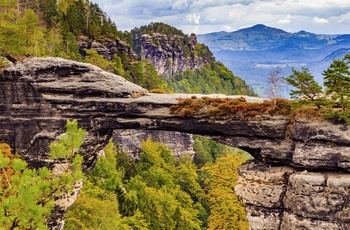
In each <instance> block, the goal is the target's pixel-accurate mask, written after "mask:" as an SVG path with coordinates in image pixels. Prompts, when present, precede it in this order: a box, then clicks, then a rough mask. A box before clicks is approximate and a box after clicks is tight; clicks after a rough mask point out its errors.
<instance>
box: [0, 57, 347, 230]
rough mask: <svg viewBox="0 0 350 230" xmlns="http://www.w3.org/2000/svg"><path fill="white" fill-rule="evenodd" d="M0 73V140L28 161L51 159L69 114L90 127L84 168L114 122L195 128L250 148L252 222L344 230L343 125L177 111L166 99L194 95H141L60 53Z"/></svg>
mask: <svg viewBox="0 0 350 230" xmlns="http://www.w3.org/2000/svg"><path fill="white" fill-rule="evenodd" d="M0 79H1V80H0V83H1V84H0V142H6V143H8V144H10V145H11V147H12V148H14V150H15V151H17V152H18V153H20V155H21V156H22V157H23V158H24V159H25V160H27V161H28V162H29V164H30V165H31V166H32V167H40V166H43V165H47V166H49V167H53V165H50V163H49V162H50V161H48V159H47V156H46V155H45V153H46V152H47V151H48V143H49V142H51V141H52V140H54V139H55V138H57V136H58V135H59V134H61V133H63V132H64V129H65V124H66V121H67V119H77V120H78V122H79V125H80V126H81V127H83V128H85V129H86V130H88V135H87V137H86V139H85V142H84V144H83V147H82V150H81V154H82V155H83V156H84V170H85V171H88V170H90V169H91V167H93V165H94V163H95V161H96V159H97V155H98V152H99V151H100V150H101V149H103V147H104V146H105V145H106V144H107V143H108V140H109V139H110V138H111V135H112V133H113V130H116V129H150V130H171V131H179V132H186V133H193V134H199V135H202V136H205V137H208V138H211V139H214V140H217V141H219V142H221V143H225V144H227V145H230V146H236V147H239V148H242V149H244V150H246V151H248V152H249V153H250V154H251V155H252V156H254V158H255V161H254V162H249V163H247V164H245V165H243V166H241V168H240V178H239V180H238V183H237V186H236V192H237V194H238V195H239V196H240V198H241V200H242V201H243V202H244V203H245V204H246V209H247V213H248V219H249V222H250V226H251V228H252V229H349V226H350V224H349V222H350V207H349V202H350V190H349V188H350V174H349V173H348V170H349V169H350V131H349V126H347V125H342V124H332V123H330V122H327V121H307V120H302V119H299V120H296V121H293V122H291V121H290V120H289V119H288V118H287V117H283V116H265V115H260V116H256V117H254V118H252V119H250V120H247V121H242V120H239V119H235V118H234V117H219V118H215V119H214V118H210V117H206V116H200V117H194V118H182V117H179V116H177V115H173V114H170V113H169V107H170V106H171V105H173V104H175V103H177V99H178V98H179V97H182V98H184V97H191V96H192V94H191V95H176V94H174V95H163V94H149V93H147V92H146V91H145V90H144V89H142V88H141V87H139V86H137V85H135V84H132V83H130V82H127V81H125V80H124V79H123V78H121V77H118V76H116V75H113V74H110V73H107V72H104V71H102V70H100V69H99V68H97V67H94V66H92V65H89V64H84V63H79V62H72V61H67V60H64V59H58V58H46V59H38V58H34V59H27V60H25V61H24V62H23V63H18V64H16V65H15V66H12V67H10V68H8V69H7V70H5V71H4V72H3V75H2V76H1V78H0ZM261 100H262V99H259V98H249V97H247V101H261ZM61 208H62V210H63V211H64V210H65V208H67V207H61Z"/></svg>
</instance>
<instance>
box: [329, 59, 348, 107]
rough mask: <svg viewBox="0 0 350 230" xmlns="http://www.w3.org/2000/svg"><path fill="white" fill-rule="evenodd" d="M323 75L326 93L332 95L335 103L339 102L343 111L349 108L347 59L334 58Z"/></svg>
mask: <svg viewBox="0 0 350 230" xmlns="http://www.w3.org/2000/svg"><path fill="white" fill-rule="evenodd" d="M323 75H324V85H325V86H326V93H327V94H328V95H330V96H331V98H332V100H333V103H334V105H336V104H338V105H339V107H340V108H341V109H342V110H343V111H345V110H347V109H349V107H350V103H349V99H348V98H349V97H350V76H349V66H348V63H347V62H346V60H345V59H343V60H334V61H333V63H331V65H330V66H329V68H328V69H327V70H325V71H323Z"/></svg>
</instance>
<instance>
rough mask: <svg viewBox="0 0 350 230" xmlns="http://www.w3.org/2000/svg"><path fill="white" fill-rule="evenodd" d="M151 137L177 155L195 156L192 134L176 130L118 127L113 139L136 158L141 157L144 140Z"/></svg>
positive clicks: (124, 150)
mask: <svg viewBox="0 0 350 230" xmlns="http://www.w3.org/2000/svg"><path fill="white" fill-rule="evenodd" d="M147 139H151V140H153V141H157V142H160V143H162V144H164V145H166V146H167V147H168V148H169V149H170V150H171V151H172V153H173V155H174V156H175V157H180V156H183V155H190V156H191V157H193V156H194V153H195V152H194V151H193V144H194V142H193V137H192V134H188V133H180V132H174V131H165V130H161V131H157V130H138V129H118V130H115V132H114V134H113V137H112V140H113V142H114V143H115V144H118V145H119V146H120V148H121V150H122V151H123V152H125V153H127V154H128V155H129V156H130V157H133V158H135V159H139V158H140V154H141V152H142V150H141V144H142V141H144V140H147Z"/></svg>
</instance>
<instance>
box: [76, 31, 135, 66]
mask: <svg viewBox="0 0 350 230" xmlns="http://www.w3.org/2000/svg"><path fill="white" fill-rule="evenodd" d="M78 46H79V53H80V54H81V56H82V57H83V59H84V58H85V56H86V52H85V49H92V50H96V51H97V53H98V54H100V55H102V57H103V58H104V59H106V60H108V61H113V60H114V57H113V56H114V54H117V55H118V56H119V57H123V56H124V55H126V56H128V57H129V59H130V61H136V60H137V54H136V53H135V52H134V51H133V50H132V48H131V47H130V46H129V45H128V44H127V43H126V42H124V41H122V40H120V39H119V38H117V39H116V40H111V39H106V40H105V41H90V40H89V39H88V38H87V37H85V36H80V37H79V38H78Z"/></svg>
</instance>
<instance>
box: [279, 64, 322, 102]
mask: <svg viewBox="0 0 350 230" xmlns="http://www.w3.org/2000/svg"><path fill="white" fill-rule="evenodd" d="M285 80H286V82H287V83H288V84H290V85H292V86H293V87H295V88H296V89H295V90H291V92H290V97H291V98H292V99H296V100H299V105H303V104H306V102H310V103H312V104H315V105H316V106H317V107H318V108H320V106H321V104H322V102H323V99H322V97H321V93H322V87H321V86H320V85H319V84H318V83H317V82H316V81H315V79H314V76H312V75H311V73H310V71H309V70H308V69H307V68H304V67H303V68H302V71H297V70H296V69H294V68H292V75H290V76H289V77H287V78H285Z"/></svg>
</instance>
